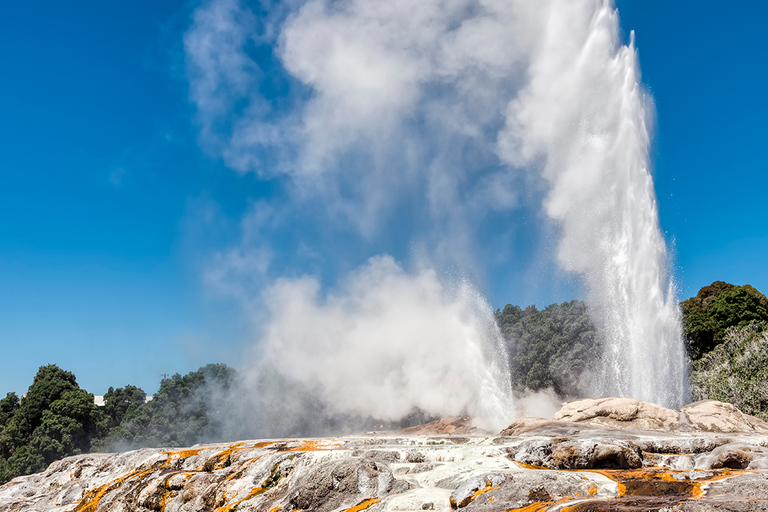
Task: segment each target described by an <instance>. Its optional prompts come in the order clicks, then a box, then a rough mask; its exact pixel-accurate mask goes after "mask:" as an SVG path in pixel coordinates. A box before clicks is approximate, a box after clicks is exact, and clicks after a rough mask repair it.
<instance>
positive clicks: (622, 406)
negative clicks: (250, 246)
mask: <svg viewBox="0 0 768 512" xmlns="http://www.w3.org/2000/svg"><path fill="white" fill-rule="evenodd" d="M598 402H599V403H598ZM563 411H566V412H563ZM563 411H561V412H563V414H561V415H559V417H562V418H566V419H568V421H563V420H544V419H541V418H538V419H524V420H519V421H517V422H515V423H513V424H512V425H510V427H509V428H507V429H505V430H504V431H503V432H502V435H499V436H485V435H475V434H471V433H463V434H462V435H438V434H436V433H435V429H434V428H433V427H434V425H433V427H430V428H427V429H424V435H416V434H413V433H409V434H406V433H403V432H394V433H389V434H367V435H360V436H349V437H344V438H329V439H298V440H285V439H284V440H265V441H243V442H240V443H236V444H210V445H197V446H193V447H191V448H186V449H181V450H165V449H144V450H137V451H132V452H125V453H117V454H89V455H80V456H76V457H69V458H67V459H64V460H61V461H58V462H56V463H54V464H51V466H50V467H49V468H48V469H47V470H46V471H44V472H42V473H39V474H36V475H29V476H26V477H19V478H17V479H15V480H12V481H11V482H9V483H8V484H6V485H4V486H2V487H0V511H2V512H107V511H108V512H150V511H162V512H203V511H205V512H235V511H238V512H292V511H296V510H306V511H309V510H311V511H318V512H331V511H334V512H336V511H338V512H358V511H362V510H367V511H369V512H387V511H403V512H414V511H421V510H437V511H443V512H450V511H451V510H461V511H464V510H466V511H474V512H498V511H502V510H503V511H508V510H515V509H520V508H523V507H527V508H526V510H537V511H544V510H551V511H552V512H555V511H561V510H564V509H566V508H567V509H568V510H569V511H572V512H587V511H589V512H601V511H611V512H613V511H622V510H626V511H629V510H633V511H636V510H660V511H661V510H664V511H672V510H679V511H700V512H709V511H723V510H728V511H752V510H766V511H768V490H766V489H768V431H765V430H763V429H762V426H761V424H760V422H759V421H756V420H755V419H753V418H750V417H748V416H745V415H742V414H741V413H740V412H738V410H736V409H735V408H731V407H730V406H728V404H720V403H718V402H701V403H697V404H692V405H691V406H688V407H686V408H683V409H682V410H681V411H669V410H668V409H663V408H658V407H656V406H651V404H643V403H642V402H637V401H634V402H633V401H625V400H623V399H622V400H619V399H613V400H602V401H580V403H577V404H571V405H570V406H566V407H564V409H563ZM566 413H567V414H566ZM670 413H672V414H676V415H677V416H678V421H677V423H674V422H672V420H671V418H672V416H671V415H670ZM465 423H466V422H465ZM439 424H440V423H439V422H437V423H436V425H439ZM442 425H443V426H445V425H453V426H454V427H456V425H455V424H454V419H449V420H446V421H445V422H443V423H442ZM654 425H657V426H658V425H662V426H664V427H663V428H664V430H657V431H653V430H650V428H651V427H652V426H654ZM629 426H632V428H628V427H629ZM440 428H443V427H440ZM417 430H418V429H417ZM453 431H454V432H456V431H460V429H458V428H454V430H453Z"/></svg>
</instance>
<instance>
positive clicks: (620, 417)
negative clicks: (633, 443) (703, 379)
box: [555, 398, 680, 430]
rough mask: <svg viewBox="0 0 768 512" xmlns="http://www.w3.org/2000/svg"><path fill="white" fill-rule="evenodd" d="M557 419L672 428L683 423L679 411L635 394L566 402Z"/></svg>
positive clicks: (662, 428) (615, 425)
mask: <svg viewBox="0 0 768 512" xmlns="http://www.w3.org/2000/svg"><path fill="white" fill-rule="evenodd" d="M555 420H557V421H572V422H589V423H594V424H598V425H603V426H608V427H613V428H619V429H622V430H629V429H632V430H672V429H675V428H677V427H678V425H679V423H680V413H679V412H677V411H673V410H671V409H667V408H666V407H661V406H659V405H656V404H651V403H648V402H641V401H640V400H634V399H632V398H597V399H591V398H588V399H584V400H577V401H575V402H570V403H568V404H565V405H564V406H563V408H562V409H560V411H558V413H557V414H555Z"/></svg>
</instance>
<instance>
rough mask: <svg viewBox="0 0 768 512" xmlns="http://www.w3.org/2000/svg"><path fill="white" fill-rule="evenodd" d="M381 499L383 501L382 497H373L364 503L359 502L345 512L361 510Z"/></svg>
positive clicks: (358, 511)
mask: <svg viewBox="0 0 768 512" xmlns="http://www.w3.org/2000/svg"><path fill="white" fill-rule="evenodd" d="M380 501H381V498H372V499H370V500H365V501H363V502H362V503H359V504H357V505H355V506H354V507H352V508H348V509H347V510H345V511H344V512H360V510H365V509H367V508H368V507H370V506H371V505H373V504H374V503H378V502H380Z"/></svg>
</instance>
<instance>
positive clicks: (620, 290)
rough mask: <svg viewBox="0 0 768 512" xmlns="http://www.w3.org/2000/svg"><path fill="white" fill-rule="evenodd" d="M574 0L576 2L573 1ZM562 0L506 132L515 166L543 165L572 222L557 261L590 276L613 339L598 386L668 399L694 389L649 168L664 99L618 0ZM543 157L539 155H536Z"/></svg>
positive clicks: (674, 403)
mask: <svg viewBox="0 0 768 512" xmlns="http://www.w3.org/2000/svg"><path fill="white" fill-rule="evenodd" d="M566 3H567V4H569V6H566ZM579 5H582V6H585V5H595V2H552V3H551V6H552V7H553V12H554V10H555V9H556V10H559V11H561V12H562V13H563V14H565V13H568V14H569V15H568V16H564V15H561V16H557V15H551V16H549V17H548V18H547V19H546V20H544V21H546V23H543V24H542V25H541V26H540V27H539V28H540V30H541V34H542V37H541V39H540V40H539V41H538V44H537V45H536V47H535V48H534V50H533V54H532V59H531V65H530V67H529V76H530V78H529V82H528V85H526V87H525V88H523V90H522V91H520V93H519V95H518V97H517V98H516V99H515V100H514V101H512V103H511V104H510V105H509V109H508V115H507V127H506V129H505V131H504V132H503V133H502V134H501V136H500V139H499V140H500V143H501V146H502V148H503V154H504V156H505V157H506V159H507V161H509V162H510V163H512V164H515V165H520V166H527V167H529V168H533V169H537V170H538V169H540V170H541V175H542V177H543V178H544V179H545V180H546V182H547V183H548V184H549V189H550V190H549V194H548V196H547V198H546V201H545V204H544V207H545V210H546V212H547V214H548V215H549V216H550V217H551V218H552V219H554V220H556V221H558V222H559V223H560V225H561V226H562V240H561V241H560V244H559V248H558V254H557V257H558V261H559V262H560V263H561V264H562V266H563V267H564V268H565V269H566V270H569V271H573V272H577V273H579V274H580V275H581V276H583V279H584V282H585V284H586V287H587V291H588V302H589V305H590V308H591V314H592V317H593V319H594V321H595V322H596V323H597V326H598V329H599V332H600V333H601V335H602V337H603V339H604V342H605V344H606V347H605V348H606V351H605V354H604V359H605V361H604V362H605V364H604V368H605V372H604V374H603V375H602V376H601V377H600V383H599V386H598V389H596V390H595V392H596V394H598V395H608V396H611V395H613V396H625V397H631V398H636V399H640V400H644V401H649V402H653V403H656V404H660V405H664V406H667V407H680V406H681V405H683V404H684V402H685V400H686V398H687V389H686V375H685V364H686V359H685V354H684V349H683V343H682V333H681V319H680V312H679V307H678V304H677V297H676V293H675V288H674V283H673V281H672V278H671V275H670V273H669V270H668V256H667V252H666V247H665V243H664V239H663V237H662V235H661V232H660V229H659V222H658V214H657V208H656V199H655V195H654V190H653V180H652V178H651V174H650V172H649V171H650V163H649V155H648V146H649V129H648V123H649V120H650V119H651V118H652V116H653V104H652V102H651V100H650V98H649V97H648V95H647V94H645V93H644V91H643V89H642V87H641V86H640V81H639V80H640V73H639V68H638V62H637V53H636V51H635V48H634V35H632V40H631V41H630V44H629V46H622V45H620V43H619V19H618V13H617V12H616V11H615V10H614V9H613V8H612V7H611V5H610V4H609V3H608V2H603V3H602V5H600V4H599V3H598V4H597V7H596V8H595V9H583V8H582V9H579V8H578V7H577V6H579ZM539 158H543V163H541V164H540V165H536V164H537V159H539Z"/></svg>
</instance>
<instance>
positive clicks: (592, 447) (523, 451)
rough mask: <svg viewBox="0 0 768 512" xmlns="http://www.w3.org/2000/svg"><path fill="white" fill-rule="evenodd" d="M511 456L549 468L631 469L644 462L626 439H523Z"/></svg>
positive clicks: (638, 452)
mask: <svg viewBox="0 0 768 512" xmlns="http://www.w3.org/2000/svg"><path fill="white" fill-rule="evenodd" d="M512 456H513V458H514V460H516V461H517V462H521V463H523V464H529V465H531V466H539V467H545V468H550V469H630V468H639V467H641V466H642V465H643V459H642V452H641V450H640V449H639V448H638V447H637V446H634V445H632V444H631V443H627V442H625V441H614V442H607V441H603V440H599V439H581V440H569V439H543V440H538V439H532V440H527V441H523V443H521V444H520V445H519V447H517V448H516V449H515V450H514V451H513V454H512Z"/></svg>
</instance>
